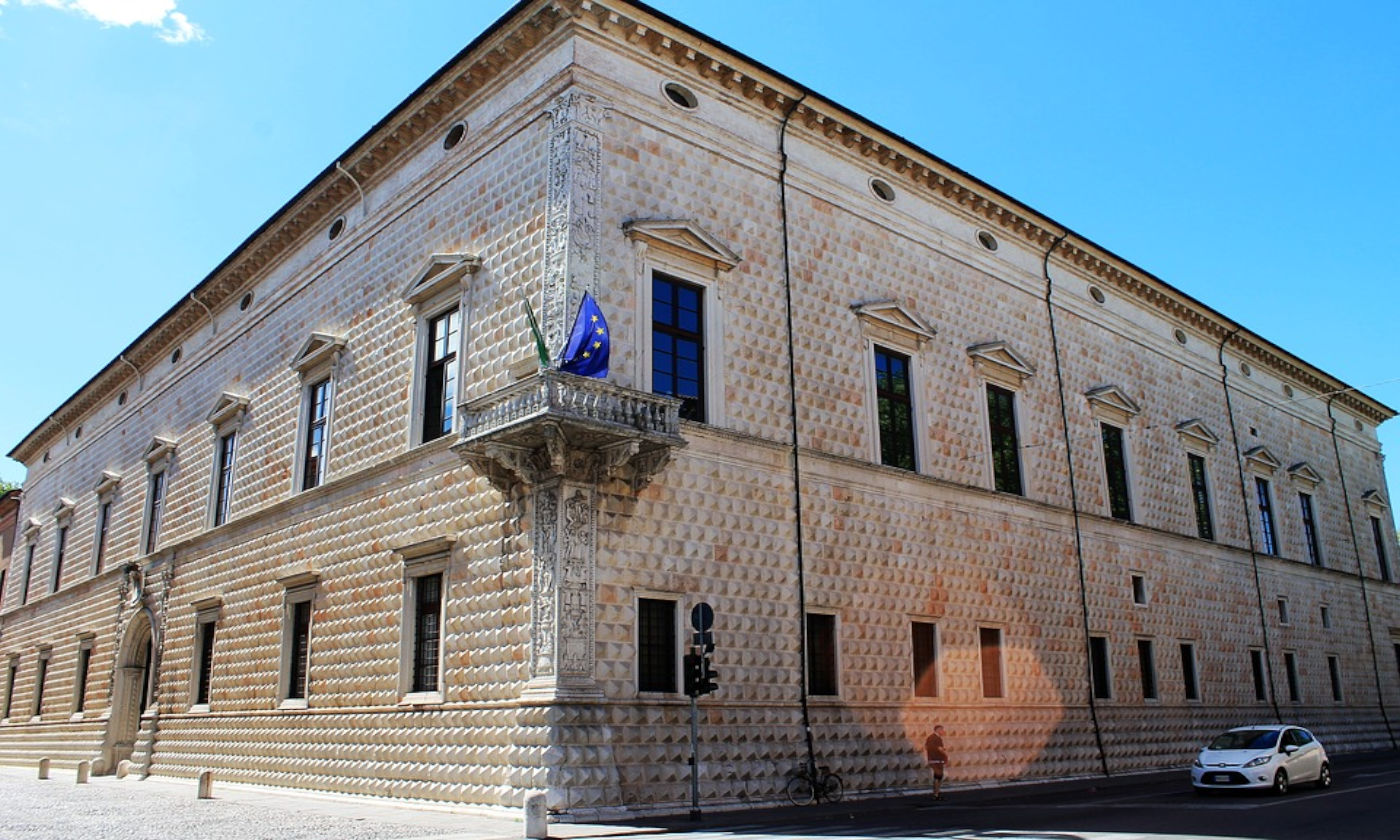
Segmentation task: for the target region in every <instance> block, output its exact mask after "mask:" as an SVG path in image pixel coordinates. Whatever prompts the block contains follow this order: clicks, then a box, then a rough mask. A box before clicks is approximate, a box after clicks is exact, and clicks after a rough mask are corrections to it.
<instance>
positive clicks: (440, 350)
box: [423, 308, 462, 443]
mask: <svg viewBox="0 0 1400 840" xmlns="http://www.w3.org/2000/svg"><path fill="white" fill-rule="evenodd" d="M461 326H462V314H461V312H460V311H459V310H458V309H455V308H454V309H450V310H448V311H447V312H444V313H442V314H441V315H439V316H437V317H436V318H433V319H432V320H431V321H429V322H428V348H427V350H428V352H427V354H426V355H425V357H424V363H425V365H426V367H425V368H424V370H423V442H424V443H427V442H428V441H430V440H437V439H438V438H440V437H442V436H443V435H445V434H448V433H449V432H451V431H452V420H453V417H454V416H455V414H456V408H457V346H458V344H459V342H460V338H459V336H460V333H461Z"/></svg>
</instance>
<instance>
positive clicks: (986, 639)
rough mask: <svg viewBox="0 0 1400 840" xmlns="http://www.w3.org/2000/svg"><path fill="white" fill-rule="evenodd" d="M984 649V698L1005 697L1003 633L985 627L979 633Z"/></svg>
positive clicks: (979, 639)
mask: <svg viewBox="0 0 1400 840" xmlns="http://www.w3.org/2000/svg"><path fill="white" fill-rule="evenodd" d="M978 641H979V642H980V644H981V648H982V696H983V697H1005V696H1006V691H1005V689H1004V688H1003V687H1002V684H1001V631H1000V630H997V629H995V628H992V627H983V628H981V630H980V631H979V632H978Z"/></svg>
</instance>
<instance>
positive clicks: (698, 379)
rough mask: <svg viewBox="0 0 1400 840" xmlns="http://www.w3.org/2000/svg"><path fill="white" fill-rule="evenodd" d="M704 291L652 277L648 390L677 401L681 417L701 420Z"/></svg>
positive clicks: (703, 384) (696, 287)
mask: <svg viewBox="0 0 1400 840" xmlns="http://www.w3.org/2000/svg"><path fill="white" fill-rule="evenodd" d="M704 299H705V291H704V289H702V288H700V287H699V286H693V285H691V284H689V283H685V282H682V281H680V280H677V279H676V278H674V277H667V276H666V275H664V274H660V273H657V274H654V275H652V281H651V300H652V316H651V317H652V320H651V390H652V391H653V392H655V393H657V394H667V395H669V396H672V397H678V398H680V400H681V417H682V418H683V419H685V420H698V421H702V422H703V421H704V419H705V311H704Z"/></svg>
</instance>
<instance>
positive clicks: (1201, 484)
mask: <svg viewBox="0 0 1400 840" xmlns="http://www.w3.org/2000/svg"><path fill="white" fill-rule="evenodd" d="M1186 464H1187V467H1188V468H1189V470H1190V473H1191V504H1192V506H1193V507H1194V508H1195V510H1196V536H1198V537H1200V538H1201V539H1203V540H1213V539H1215V522H1214V520H1213V519H1212V518H1211V515H1210V486H1209V485H1208V484H1207V483H1206V459H1205V458H1202V457H1201V456H1200V455H1195V454H1189V455H1187V456H1186Z"/></svg>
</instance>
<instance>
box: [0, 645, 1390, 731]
mask: <svg viewBox="0 0 1400 840" xmlns="http://www.w3.org/2000/svg"><path fill="white" fill-rule="evenodd" d="M1397 648H1400V646H1397ZM18 674H19V660H18V659H11V660H10V667H9V668H6V669H5V714H3V715H0V720H8V719H9V717H10V712H11V711H13V710H14V705H15V677H16V676H17V675H18Z"/></svg>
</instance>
